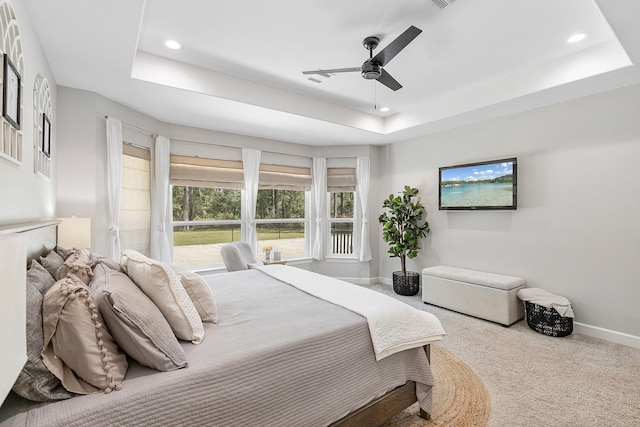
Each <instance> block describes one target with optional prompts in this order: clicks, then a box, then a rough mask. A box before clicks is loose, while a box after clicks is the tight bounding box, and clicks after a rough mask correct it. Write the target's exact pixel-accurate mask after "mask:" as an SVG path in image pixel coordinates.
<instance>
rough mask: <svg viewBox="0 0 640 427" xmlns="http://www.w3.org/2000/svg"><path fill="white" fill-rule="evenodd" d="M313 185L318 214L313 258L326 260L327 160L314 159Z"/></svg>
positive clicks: (312, 189)
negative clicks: (324, 243) (324, 242)
mask: <svg viewBox="0 0 640 427" xmlns="http://www.w3.org/2000/svg"><path fill="white" fill-rule="evenodd" d="M311 173H312V178H313V183H312V187H311V192H312V194H313V199H312V200H313V203H314V205H315V212H316V227H315V230H316V232H315V235H314V236H313V246H312V249H311V258H313V259H317V260H322V259H324V247H323V246H324V245H323V244H322V243H323V241H324V232H325V227H326V224H327V159H326V158H324V157H314V158H313V168H312V171H311Z"/></svg>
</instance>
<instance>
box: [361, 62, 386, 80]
mask: <svg viewBox="0 0 640 427" xmlns="http://www.w3.org/2000/svg"><path fill="white" fill-rule="evenodd" d="M381 69H382V67H380V65H379V64H376V63H375V62H373V61H371V60H369V61H365V62H364V64H362V77H364V78H365V79H367V80H375V79H377V78H378V77H380V74H381V73H382V71H381Z"/></svg>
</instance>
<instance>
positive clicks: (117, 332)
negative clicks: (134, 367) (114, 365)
mask: <svg viewBox="0 0 640 427" xmlns="http://www.w3.org/2000/svg"><path fill="white" fill-rule="evenodd" d="M89 292H90V293H91V296H92V297H93V300H94V301H95V303H96V305H97V306H98V309H99V310H100V314H101V315H102V318H103V319H104V322H105V324H106V325H107V328H108V329H109V332H111V335H112V336H113V338H114V339H115V340H116V342H117V343H118V344H119V345H120V347H122V349H123V350H124V351H125V353H127V354H128V355H129V356H131V357H132V358H134V359H135V360H137V361H138V362H140V363H141V364H143V365H145V366H149V367H150V368H154V369H157V370H159V371H173V370H175V369H179V368H184V367H185V366H187V356H186V355H185V354H184V350H183V349H182V347H181V346H180V344H179V343H178V340H177V339H176V337H175V336H174V335H173V332H172V331H171V327H170V326H169V324H168V323H167V321H166V319H165V318H164V317H163V316H162V313H161V312H160V310H158V307H156V305H155V304H154V303H153V301H151V300H150V299H149V297H147V296H146V295H145V294H144V292H142V291H141V290H140V288H139V287H138V286H136V284H135V283H133V282H132V281H131V279H130V278H129V276H127V275H126V274H124V273H120V272H119V271H115V270H112V269H110V268H108V267H107V266H106V265H104V264H100V263H98V265H96V267H95V268H94V269H93V281H92V282H91V286H90V287H89Z"/></svg>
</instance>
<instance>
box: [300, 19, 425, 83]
mask: <svg viewBox="0 0 640 427" xmlns="http://www.w3.org/2000/svg"><path fill="white" fill-rule="evenodd" d="M421 32H422V30H421V29H419V28H416V27H414V26H413V25H412V26H411V27H409V28H408V29H406V30H405V32H404V33H402V34H400V35H399V36H398V37H396V39H395V40H394V41H392V42H391V43H389V44H388V45H387V47H385V48H384V49H382V50H381V51H380V52H378V53H377V54H376V56H373V50H374V49H375V48H376V47H378V44H379V43H380V39H379V38H378V37H376V36H370V37H367V38H365V39H364V40H363V41H362V44H363V46H364V47H365V49H367V50H368V51H369V59H367V60H366V61H364V63H363V64H362V66H361V67H353V68H334V69H330V70H311V71H303V72H302V74H320V75H325V76H326V77H328V76H327V75H328V74H335V73H351V72H355V71H359V72H360V73H361V74H362V77H364V78H365V79H367V80H377V81H378V82H380V83H382V84H383V85H385V86H387V87H388V88H389V89H392V90H398V89H400V88H401V87H402V85H401V84H400V83H398V81H397V80H396V79H394V78H393V77H391V75H390V74H389V73H387V72H386V71H385V70H384V68H383V67H384V66H385V65H387V64H388V63H389V61H391V60H392V59H393V58H394V57H395V56H396V55H397V54H398V53H400V51H401V50H402V49H404V48H405V47H407V45H408V44H409V43H411V42H412V41H413V39H415V38H416V37H418V35H419V34H420V33H421Z"/></svg>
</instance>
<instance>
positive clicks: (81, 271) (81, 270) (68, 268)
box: [55, 249, 95, 285]
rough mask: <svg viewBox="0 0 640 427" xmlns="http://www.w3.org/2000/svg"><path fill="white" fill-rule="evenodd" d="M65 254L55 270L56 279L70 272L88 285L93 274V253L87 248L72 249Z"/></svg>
mask: <svg viewBox="0 0 640 427" xmlns="http://www.w3.org/2000/svg"><path fill="white" fill-rule="evenodd" d="M67 254H68V255H67V258H65V260H64V264H62V266H60V268H58V271H56V276H55V277H56V280H60V279H63V278H65V277H67V276H68V275H69V274H72V275H74V276H76V277H78V278H79V279H80V280H82V281H83V282H84V284H85V285H88V284H89V282H91V278H92V276H93V272H92V271H91V265H92V264H93V263H94V262H95V259H94V257H93V254H92V253H91V252H89V250H88V249H79V250H75V249H74V250H71V251H68V252H67Z"/></svg>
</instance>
